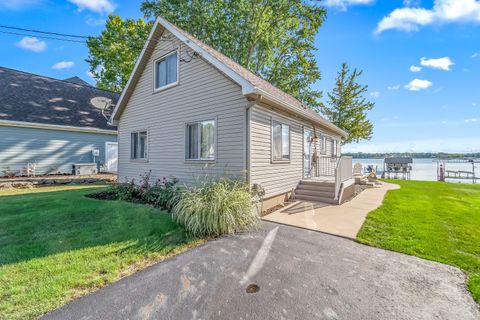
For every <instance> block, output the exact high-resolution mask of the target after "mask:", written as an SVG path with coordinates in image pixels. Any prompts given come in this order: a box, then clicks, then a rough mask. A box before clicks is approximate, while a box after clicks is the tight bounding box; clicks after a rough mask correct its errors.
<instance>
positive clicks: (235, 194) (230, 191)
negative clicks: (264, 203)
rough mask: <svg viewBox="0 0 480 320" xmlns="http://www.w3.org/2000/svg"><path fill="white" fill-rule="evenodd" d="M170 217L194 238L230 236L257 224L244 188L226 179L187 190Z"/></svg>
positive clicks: (246, 188) (201, 184) (249, 198)
mask: <svg viewBox="0 0 480 320" xmlns="http://www.w3.org/2000/svg"><path fill="white" fill-rule="evenodd" d="M172 215H173V218H174V219H175V220H176V221H177V222H178V223H179V224H181V225H183V226H184V227H185V229H186V230H187V231H188V232H190V233H191V234H192V235H194V236H219V235H222V234H233V233H235V232H237V231H242V230H246V229H248V228H250V227H252V226H254V225H255V224H256V223H257V222H258V215H257V213H256V211H255V210H253V207H252V196H251V194H250V190H249V187H248V185H246V184H245V183H243V182H240V181H235V180H229V179H220V180H217V181H204V182H202V183H200V184H199V185H197V186H196V187H193V188H191V189H189V190H188V191H186V192H185V193H183V194H182V197H181V198H180V200H179V201H178V203H177V204H176V205H175V206H174V207H173V210H172Z"/></svg>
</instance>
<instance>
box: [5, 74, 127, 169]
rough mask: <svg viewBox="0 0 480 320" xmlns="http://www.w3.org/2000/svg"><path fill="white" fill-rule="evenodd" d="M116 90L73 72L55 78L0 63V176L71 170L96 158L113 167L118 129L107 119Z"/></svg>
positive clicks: (102, 163) (102, 165) (114, 100)
mask: <svg viewBox="0 0 480 320" xmlns="http://www.w3.org/2000/svg"><path fill="white" fill-rule="evenodd" d="M117 100H118V94H116V93H113V92H109V91H104V90H99V89H97V88H95V87H93V86H90V85H89V84H88V83H86V82H84V81H83V80H82V79H80V78H78V77H73V78H69V79H65V80H57V79H52V78H49V77H44V76H40V75H35V74H31V73H27V72H22V71H18V70H12V69H8V68H4V67H0V176H2V175H3V173H4V171H14V172H16V173H17V174H23V173H25V172H24V171H25V168H28V167H29V166H33V167H35V171H36V174H57V173H71V172H72V165H73V164H79V163H97V164H98V166H99V167H100V165H101V167H102V168H103V169H104V170H105V171H116V164H117V130H116V127H113V126H110V125H109V124H108V123H107V118H108V117H109V115H110V114H111V110H112V109H113V107H112V106H113V105H115V103H116V102H117Z"/></svg>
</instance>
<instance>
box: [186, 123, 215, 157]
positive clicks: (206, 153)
mask: <svg viewBox="0 0 480 320" xmlns="http://www.w3.org/2000/svg"><path fill="white" fill-rule="evenodd" d="M185 151H186V152H185V158H186V159H187V160H215V120H207V121H200V122H193V123H189V124H187V126H186V150H185Z"/></svg>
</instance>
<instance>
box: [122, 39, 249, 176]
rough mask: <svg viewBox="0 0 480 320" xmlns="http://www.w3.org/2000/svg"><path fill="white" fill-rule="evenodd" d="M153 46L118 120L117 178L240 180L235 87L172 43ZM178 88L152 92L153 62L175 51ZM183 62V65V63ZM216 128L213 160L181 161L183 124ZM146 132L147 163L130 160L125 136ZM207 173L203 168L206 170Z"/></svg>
mask: <svg viewBox="0 0 480 320" xmlns="http://www.w3.org/2000/svg"><path fill="white" fill-rule="evenodd" d="M165 36H167V37H168V35H164V37H162V40H161V41H159V42H158V44H157V45H156V47H155V48H154V50H153V53H152V55H151V56H150V58H149V61H148V62H147V64H146V66H145V68H144V70H143V72H142V74H141V76H140V78H139V81H138V83H137V85H136V87H135V89H134V91H133V94H132V96H131V97H130V99H129V101H128V103H127V105H126V108H125V110H124V111H123V114H122V115H121V117H120V119H119V126H118V132H119V165H118V177H119V180H120V181H124V179H125V178H126V179H128V180H130V179H132V178H134V179H136V180H137V181H138V178H139V175H140V174H144V173H146V172H148V171H149V170H151V171H152V175H153V176H154V177H155V178H161V177H164V176H166V177H168V176H176V177H177V178H179V179H180V181H181V182H192V181H193V180H194V179H196V178H198V177H199V176H201V175H204V174H207V173H208V174H213V175H215V176H219V175H223V174H229V175H236V176H240V177H244V176H245V170H246V166H245V163H246V154H245V152H246V151H245V150H246V143H245V139H246V105H247V99H246V98H245V97H244V96H243V95H242V92H241V88H240V86H239V85H237V84H235V83H233V82H232V81H231V80H230V79H228V78H227V77H225V76H224V75H223V74H222V73H220V72H219V71H218V70H217V69H215V68H214V67H212V66H211V65H210V64H208V63H207V62H205V61H204V60H203V59H202V58H201V57H198V56H197V57H193V58H191V57H192V52H191V51H190V50H187V47H186V46H185V45H181V42H179V41H178V40H177V39H176V38H174V37H171V41H165V40H164V38H165ZM179 48H180V51H179V55H180V56H181V57H182V58H184V59H185V61H181V62H180V65H179V78H178V82H179V83H178V85H174V86H172V87H170V88H167V89H165V90H162V91H159V92H155V93H154V89H153V85H154V81H153V77H154V72H153V67H154V61H155V60H156V59H158V58H160V57H162V56H164V55H165V54H167V53H169V52H172V50H176V49H179ZM187 61H188V62H187ZM203 120H215V123H216V154H215V157H216V160H215V161H214V162H207V161H193V160H185V131H186V124H187V123H191V122H196V121H203ZM140 130H147V131H148V150H147V153H148V154H147V159H146V160H141V159H135V160H131V159H130V154H131V153H130V147H131V142H130V133H131V132H132V131H140ZM206 167H207V168H206Z"/></svg>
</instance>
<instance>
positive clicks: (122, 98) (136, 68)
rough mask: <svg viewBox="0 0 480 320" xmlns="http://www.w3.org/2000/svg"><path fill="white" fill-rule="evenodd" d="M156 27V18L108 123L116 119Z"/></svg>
mask: <svg viewBox="0 0 480 320" xmlns="http://www.w3.org/2000/svg"><path fill="white" fill-rule="evenodd" d="M157 28H158V19H157V20H156V21H155V23H154V24H153V27H152V30H150V34H149V35H148V38H147V41H145V44H144V45H143V48H142V51H141V52H140V55H139V56H138V59H137V61H136V62H135V66H134V67H133V71H132V73H131V74H130V77H129V78H128V81H127V84H126V85H125V88H123V90H122V94H121V95H120V98H119V99H118V102H117V105H116V106H115V109H114V110H113V113H112V115H111V116H110V120H109V121H108V122H109V123H110V124H113V123H115V122H116V121H115V120H117V119H115V116H116V115H117V112H118V110H119V109H120V108H121V106H122V105H123V104H124V100H125V94H126V92H127V90H128V89H129V88H130V86H131V84H132V81H133V78H134V76H135V74H136V73H137V70H138V68H139V66H140V63H141V61H142V60H143V58H144V56H145V53H146V51H147V48H148V45H149V44H150V41H152V38H153V35H154V34H155V31H156V30H157Z"/></svg>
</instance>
